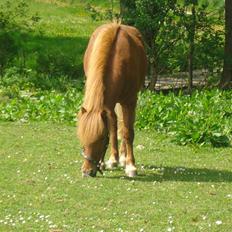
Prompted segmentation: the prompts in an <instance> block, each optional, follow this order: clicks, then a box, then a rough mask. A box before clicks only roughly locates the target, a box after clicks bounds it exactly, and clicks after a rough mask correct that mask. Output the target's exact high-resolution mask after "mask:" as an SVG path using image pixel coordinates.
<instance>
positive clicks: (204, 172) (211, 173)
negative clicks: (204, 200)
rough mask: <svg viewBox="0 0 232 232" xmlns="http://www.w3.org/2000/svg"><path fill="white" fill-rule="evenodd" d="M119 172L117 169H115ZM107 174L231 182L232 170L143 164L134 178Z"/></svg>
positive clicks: (143, 179)
mask: <svg viewBox="0 0 232 232" xmlns="http://www.w3.org/2000/svg"><path fill="white" fill-rule="evenodd" d="M116 172H117V173H119V170H118V171H117V170H116ZM121 172H122V170H120V174H119V175H114V176H109V175H106V176H105V177H106V178H110V179H125V180H131V179H133V180H135V181H141V182H155V181H157V182H163V181H183V182H232V172H230V171H228V170H217V169H207V168H188V167H169V166H163V167H162V166H161V167H157V166H153V165H145V166H140V167H138V175H137V176H136V177H135V178H128V177H125V175H123V174H121Z"/></svg>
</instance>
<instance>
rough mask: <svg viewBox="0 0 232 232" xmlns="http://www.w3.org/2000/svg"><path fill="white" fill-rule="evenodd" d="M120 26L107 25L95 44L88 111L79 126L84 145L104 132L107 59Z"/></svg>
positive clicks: (88, 84)
mask: <svg viewBox="0 0 232 232" xmlns="http://www.w3.org/2000/svg"><path fill="white" fill-rule="evenodd" d="M119 28H120V25H119V24H116V23H112V24H109V25H106V26H105V27H104V28H103V29H102V30H101V31H100V32H99V34H98V35H97V38H96V40H95V41H94V44H93V48H92V51H91V54H90V60H89V65H88V70H87V80H86V85H85V97H84V103H83V106H84V107H85V109H86V110H87V112H85V113H83V112H81V113H80V116H79V126H78V135H79V138H80V141H81V143H82V144H83V145H84V144H85V145H88V144H91V143H92V142H94V141H95V140H96V138H99V137H100V136H102V135H103V133H104V129H105V126H104V122H103V120H102V116H101V113H102V111H103V107H104V91H105V85H104V78H105V76H106V71H107V61H108V60H109V58H110V57H109V56H110V51H111V49H112V46H113V44H114V41H115V39H116V37H117V33H118V30H119Z"/></svg>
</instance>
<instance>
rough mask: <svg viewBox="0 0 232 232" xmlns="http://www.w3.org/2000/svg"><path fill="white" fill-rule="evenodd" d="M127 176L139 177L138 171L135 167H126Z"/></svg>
mask: <svg viewBox="0 0 232 232" xmlns="http://www.w3.org/2000/svg"><path fill="white" fill-rule="evenodd" d="M125 172H126V175H127V176H128V177H135V176H136V175H137V169H136V167H135V166H134V165H131V164H130V165H126V169H125Z"/></svg>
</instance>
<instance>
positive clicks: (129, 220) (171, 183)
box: [0, 122, 232, 232]
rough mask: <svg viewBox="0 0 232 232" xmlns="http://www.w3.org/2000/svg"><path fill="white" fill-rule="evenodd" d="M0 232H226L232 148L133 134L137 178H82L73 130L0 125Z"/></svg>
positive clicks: (116, 174)
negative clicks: (193, 144)
mask: <svg viewBox="0 0 232 232" xmlns="http://www.w3.org/2000/svg"><path fill="white" fill-rule="evenodd" d="M0 144H1V146H0V165H1V169H0V231H53V232H55V231H57V232H58V231H68V232H69V231H87V232H89V231H129V232H131V231H159V232H160V231H178V232H180V231H220V232H221V231H230V230H231V214H232V184H231V182H232V172H231V169H232V157H231V154H232V148H212V147H197V146H185V147H183V146H177V145H175V144H173V143H171V142H170V141H169V139H168V138H166V137H165V135H160V134H157V133H155V132H149V131H145V130H144V131H136V139H135V145H134V147H135V155H136V160H137V166H138V174H139V175H138V176H137V177H136V178H134V179H128V178H125V176H124V172H123V170H121V169H116V170H114V171H105V172H104V176H101V175H98V176H97V177H96V178H82V177H81V173H80V167H81V163H82V161H83V160H82V157H81V156H80V155H79V152H80V146H79V143H78V141H77V139H76V135H75V127H73V126H67V125H62V124H54V123H27V124H22V123H19V122H15V123H12V122H7V123H3V122H1V123H0Z"/></svg>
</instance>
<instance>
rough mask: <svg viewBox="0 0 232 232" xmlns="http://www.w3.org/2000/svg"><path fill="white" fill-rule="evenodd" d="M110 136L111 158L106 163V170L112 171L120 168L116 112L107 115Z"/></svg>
mask: <svg viewBox="0 0 232 232" xmlns="http://www.w3.org/2000/svg"><path fill="white" fill-rule="evenodd" d="M107 116H108V117H107V118H108V127H109V136H110V149H111V151H110V158H109V160H108V161H107V162H106V168H108V169H112V168H114V167H117V166H118V160H119V156H118V138H117V116H116V113H115V111H114V110H112V111H110V112H108V113H107Z"/></svg>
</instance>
